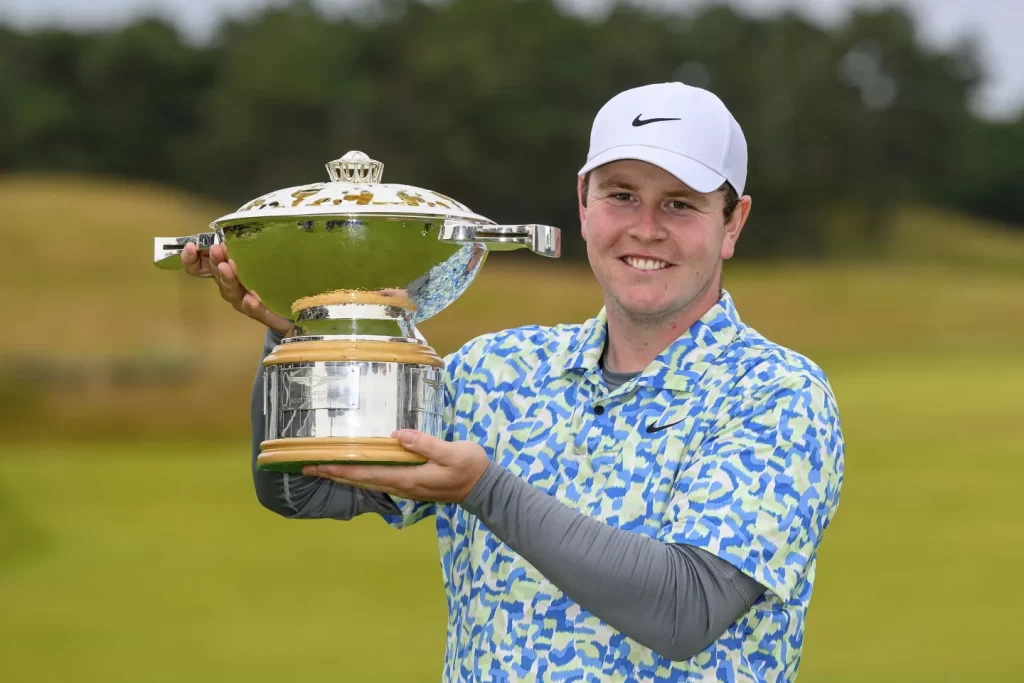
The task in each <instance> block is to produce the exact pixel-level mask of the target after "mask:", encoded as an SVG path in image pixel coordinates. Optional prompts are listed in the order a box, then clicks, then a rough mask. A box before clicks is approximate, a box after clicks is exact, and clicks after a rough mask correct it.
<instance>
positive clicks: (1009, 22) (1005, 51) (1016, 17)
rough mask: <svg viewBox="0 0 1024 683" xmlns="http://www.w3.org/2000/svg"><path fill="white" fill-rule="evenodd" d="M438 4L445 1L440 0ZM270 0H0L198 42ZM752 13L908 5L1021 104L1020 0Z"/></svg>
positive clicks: (835, 5)
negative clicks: (161, 27) (153, 22)
mask: <svg viewBox="0 0 1024 683" xmlns="http://www.w3.org/2000/svg"><path fill="white" fill-rule="evenodd" d="M438 1H443V0H438ZM707 1H708V0H632V2H633V4H639V5H648V6H652V7H658V8H661V9H665V8H669V9H677V8H678V9H686V8H691V7H698V6H700V5H701V4H704V3H705V2H707ZM273 2H274V0H0V22H2V23H7V24H12V25H14V26H18V27H33V26H40V25H60V26H71V27H80V28H94V27H108V26H116V25H120V24H123V23H125V22H128V21H131V20H132V19H135V18H137V17H140V16H145V15H154V14H155V15H158V16H162V17H165V18H167V19H170V20H172V21H173V22H174V23H175V24H177V25H178V26H179V27H180V28H181V30H182V31H183V32H184V33H186V34H187V35H188V36H190V37H191V38H193V39H194V40H197V41H202V40H204V39H206V38H207V37H209V35H210V34H211V33H213V32H214V31H215V30H216V26H217V23H218V20H219V19H220V18H221V17H222V16H224V15H230V16H242V15H245V14H246V13H249V12H252V11H254V10H257V9H259V8H260V7H263V6H266V5H268V4H272V3H273ZM368 2H372V0H316V4H317V5H319V6H321V7H323V8H325V9H328V10H332V9H334V10H341V11H344V10H345V9H346V8H352V7H353V6H357V5H360V4H367V3H368ZM559 2H560V4H561V5H563V6H564V7H565V8H566V9H569V10H571V11H575V12H581V13H592V12H601V11H603V10H606V9H607V7H608V6H609V4H610V3H611V2H612V0H559ZM728 2H729V3H730V4H732V5H734V6H736V7H738V8H740V9H743V10H745V11H748V12H750V13H754V14H759V15H766V14H771V13H774V12H778V11H780V10H782V9H787V8H791V9H796V10H798V11H800V12H802V13H803V14H805V15H806V16H808V17H810V18H812V19H815V20H817V21H819V22H822V23H826V24H829V23H833V22H837V21H840V20H842V18H843V17H844V16H845V15H846V13H847V12H848V11H849V10H850V9H851V8H853V7H857V6H880V5H885V4H899V5H903V6H905V7H909V8H910V9H911V11H913V12H914V14H915V15H916V17H917V18H918V21H919V23H920V26H921V29H922V31H923V35H924V37H925V39H926V40H927V41H929V42H930V43H931V44H933V45H936V46H944V45H949V44H950V43H951V42H953V41H955V40H957V39H958V38H959V37H961V36H963V35H965V34H968V35H972V36H974V37H975V38H976V40H977V42H978V44H979V47H980V49H981V56H982V60H983V63H984V66H985V70H986V75H987V78H986V85H985V87H984V88H982V89H981V90H980V91H979V93H978V99H977V101H976V102H975V103H974V106H975V110H976V111H977V113H978V114H979V115H981V116H985V117H987V118H993V119H1000V118H1009V117H1013V116H1015V115H1017V114H1018V113H1019V112H1020V111H1021V110H1022V108H1024V39H1022V37H1021V29H1022V28H1024V0H888V1H887V0H728Z"/></svg>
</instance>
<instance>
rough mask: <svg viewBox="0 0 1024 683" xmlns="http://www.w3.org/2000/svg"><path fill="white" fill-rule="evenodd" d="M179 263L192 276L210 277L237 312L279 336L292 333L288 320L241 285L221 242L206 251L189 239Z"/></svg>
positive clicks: (222, 296) (257, 295)
mask: <svg viewBox="0 0 1024 683" xmlns="http://www.w3.org/2000/svg"><path fill="white" fill-rule="evenodd" d="M181 263H182V265H183V266H184V267H185V272H186V273H188V274H189V275H191V276H193V277H208V278H213V280H214V281H215V282H216V283H217V288H218V289H219V290H220V297H221V298H222V299H224V300H225V301H227V302H228V303H229V304H231V307H232V308H234V309H235V310H236V311H238V312H239V313H242V314H243V315H247V316H249V317H250V318H252V319H253V320H255V321H257V322H261V323H263V324H264V325H266V326H267V327H269V328H270V329H272V330H274V331H275V332H280V333H281V334H283V335H290V334H292V332H294V329H295V328H294V325H292V322H291V321H290V320H288V319H287V318H282V317H281V316H279V315H277V314H276V313H274V312H272V311H271V310H270V309H268V308H267V307H266V306H264V305H263V302H262V301H261V300H260V297H259V294H257V293H256V292H250V291H248V290H247V289H246V288H245V287H243V286H242V283H241V282H240V281H239V279H238V269H237V268H236V267H235V262H234V261H233V260H232V259H229V258H228V250H227V247H225V246H224V245H223V244H215V245H213V246H212V247H210V250H209V251H208V252H203V251H200V250H199V249H197V248H196V245H195V244H192V243H191V242H190V243H188V244H186V245H185V248H184V249H182V250H181Z"/></svg>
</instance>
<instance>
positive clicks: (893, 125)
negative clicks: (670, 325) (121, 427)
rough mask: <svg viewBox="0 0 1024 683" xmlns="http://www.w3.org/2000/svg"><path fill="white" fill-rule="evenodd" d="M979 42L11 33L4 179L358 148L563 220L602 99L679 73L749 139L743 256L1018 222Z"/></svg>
mask: <svg viewBox="0 0 1024 683" xmlns="http://www.w3.org/2000/svg"><path fill="white" fill-rule="evenodd" d="M976 54H977V51H976V49H975V48H974V47H973V45H972V44H971V43H970V42H969V41H966V40H965V41H963V42H962V43H960V44H958V45H956V46H955V47H953V48H950V49H947V50H936V49H934V48H929V47H927V46H926V45H924V44H923V42H922V41H921V40H920V38H919V36H918V33H917V30H916V27H915V25H914V22H913V20H912V18H911V17H910V16H908V15H907V14H906V13H904V12H903V11H901V10H899V9H882V10H871V11H867V10H864V11H857V12H855V13H852V14H851V15H850V16H849V17H848V18H847V20H846V21H845V23H843V24H842V25H840V26H838V27H835V28H823V27H820V26H818V25H816V24H813V23H810V22H808V21H806V20H804V19H803V18H801V17H799V16H797V15H794V14H785V15H780V16H777V17H772V18H753V17H748V16H744V15H743V14H740V13H737V12H736V11H734V10H732V9H729V8H726V7H720V6H712V7H705V8H704V9H702V10H700V11H698V12H695V13H692V14H686V15H682V14H672V15H666V14H655V13H651V12H648V11H644V10H641V9H637V8H634V7H628V6H620V7H617V8H615V9H613V11H611V12H610V13H609V14H607V15H604V16H602V17H600V18H588V17H578V16H573V15H565V14H561V13H560V12H559V11H558V10H557V8H556V6H555V4H554V2H553V0H518V1H515V0H483V1H482V0H452V1H451V2H449V3H447V4H443V5H439V6H438V5H433V6H431V5H424V4H420V3H419V2H416V1H415V0H388V1H387V2H385V3H381V4H379V5H378V7H377V10H376V11H375V12H374V13H373V16H371V17H359V16H350V17H347V18H338V17H335V18H331V17H326V16H323V15H322V14H320V13H318V12H317V11H316V10H315V9H314V8H313V7H312V6H311V5H310V4H309V3H308V2H302V1H298V2H293V3H291V4H289V5H286V6H284V7H278V8H275V9H269V10H267V11H265V12H264V13H262V14H260V15H257V16H254V17H252V18H249V19H246V20H240V21H233V22H229V23H226V24H224V25H223V26H222V27H221V29H220V30H219V32H218V34H217V36H216V38H215V39H214V40H213V41H212V42H210V43H208V44H203V45H194V44H191V43H189V42H188V41H186V40H184V39H183V38H182V37H181V36H180V35H179V34H178V33H177V32H176V31H175V30H174V29H173V28H172V27H170V26H169V25H167V24H165V23H162V22H161V21H158V20H144V21H138V22H136V23H134V24H132V25H128V26H126V27H123V28H119V29H117V30H109V31H96V32H89V33H79V32H68V31H63V30H36V31H32V32H27V33H26V32H18V31H14V30H11V29H7V28H3V27H0V103H2V104H0V171H11V170H29V169H32V170H36V169H38V170H46V169H61V170H73V171H81V172H86V173H102V174H108V175H115V176H125V177H132V178H143V179H149V180H153V181H158V182H162V183H168V184H171V185H174V186H178V187H181V188H185V189H188V190H192V191H196V192H200V193H203V194H206V195H209V196H213V197H216V198H220V199H223V200H226V201H228V202H229V203H231V204H235V205H239V204H242V203H243V202H245V201H246V200H248V199H250V198H252V197H254V196H256V195H259V194H262V193H264V192H267V191H270V190H274V189H278V188H281V187H285V186H289V185H297V184H303V183H308V182H314V181H319V180H326V178H327V176H326V172H325V171H324V168H323V164H324V163H325V162H326V161H328V160H330V159H334V158H337V157H339V156H341V155H342V154H344V153H345V152H346V151H348V150H350V149H360V150H362V151H365V152H367V153H368V154H370V155H371V156H373V157H374V158H376V159H379V160H381V161H383V162H384V163H385V174H384V180H385V182H401V183H408V184H412V185H419V186H422V187H427V188H430V189H433V190H437V191H439V192H443V193H445V194H448V195H450V196H453V197H456V198H457V199H459V200H460V201H463V202H464V203H466V204H468V205H469V206H470V207H471V208H472V209H474V210H475V211H477V212H478V213H481V214H483V215H486V216H488V217H490V218H491V219H493V220H496V221H499V222H543V223H550V224H553V225H558V226H561V227H563V228H566V229H568V230H570V231H571V232H572V233H573V234H575V229H576V227H577V225H578V218H577V215H576V204H575V182H576V178H575V175H576V171H577V170H578V168H579V167H580V166H581V165H582V163H583V161H584V159H585V156H586V151H587V145H588V139H589V132H590V124H591V121H592V118H593V116H594V114H595V113H596V112H597V110H598V108H599V107H600V106H601V104H603V103H604V102H605V101H606V100H607V99H608V98H609V97H610V96H612V95H613V94H615V93H616V92H618V91H620V90H622V89H625V88H628V87H632V86H636V85H641V84H644V83H650V82H658V81H666V80H681V81H684V82H687V83H690V84H693V85H698V86H702V87H707V88H710V89H712V90H713V91H714V92H716V93H717V94H718V95H719V96H720V97H721V98H722V99H723V100H724V101H725V102H726V104H727V105H728V106H729V107H730V108H731V109H732V111H733V112H734V114H735V115H736V117H737V119H738V120H739V121H740V123H741V125H742V126H743V127H744V130H745V132H746V135H747V139H748V144H749V148H750V175H749V181H748V192H749V193H750V194H751V195H753V196H754V197H755V212H754V215H753V218H752V222H751V226H752V227H751V229H748V231H746V232H745V234H744V240H743V249H742V250H741V251H742V252H744V254H746V255H754V256H771V255H774V254H781V253H785V254H787V255H804V256H818V255H826V254H829V253H835V252H843V253H849V252H850V251H851V250H858V249H860V250H870V249H871V248H872V247H873V246H877V245H879V244H881V243H882V242H884V239H885V235H886V230H887V227H888V226H889V215H890V212H891V210H892V209H893V208H894V207H895V206H897V205H899V204H901V203H903V202H907V201H924V202H928V203H932V204H938V205H944V206H951V207H954V208H958V209H961V210H965V211H968V212H971V213H974V214H977V215H983V216H987V217H992V218H997V219H1002V220H1007V221H1011V222H1016V223H1017V224H1024V198H1022V196H1021V194H1020V193H1019V192H1018V190H1019V187H1020V179H1021V178H1022V177H1024V116H1021V117H1020V118H1018V119H1017V120H1016V121H1014V122H1009V123H993V122H987V121H983V120H979V119H977V118H975V117H974V116H972V114H971V112H970V110H969V107H968V102H969V100H970V97H971V95H972V92H973V91H974V89H975V88H976V87H977V86H978V85H979V84H980V83H981V81H982V78H983V73H982V70H981V67H980V64H979V61H978V59H977V56H976ZM211 218H213V217H211ZM193 227H194V228H195V229H197V230H198V229H201V226H193ZM182 229H183V230H184V231H187V230H188V228H186V227H185V226H183V228H182ZM567 242H568V244H567V249H568V251H569V254H567V255H569V256H573V255H576V256H579V255H582V252H583V249H582V243H581V242H580V240H578V239H569V240H567Z"/></svg>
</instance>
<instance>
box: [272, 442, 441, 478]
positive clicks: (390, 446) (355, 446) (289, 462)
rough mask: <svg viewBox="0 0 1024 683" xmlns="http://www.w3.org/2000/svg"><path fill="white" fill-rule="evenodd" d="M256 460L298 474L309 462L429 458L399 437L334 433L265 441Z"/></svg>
mask: <svg viewBox="0 0 1024 683" xmlns="http://www.w3.org/2000/svg"><path fill="white" fill-rule="evenodd" d="M256 461H257V463H258V464H259V466H260V468H261V469H265V470H275V471H278V472H296V473H297V472H301V471H302V468H303V467H304V466H306V465H327V464H332V465H334V464H336V465H346V464H373V465H392V464H393V465H419V464H423V463H424V462H426V461H427V459H426V458H425V457H423V456H422V455H419V454H418V453H413V452H412V451H409V450H406V449H405V448H403V447H402V446H401V445H400V444H399V443H398V439H392V438H386V437H340V436H331V437H302V438H292V439H274V440H271V441H264V442H263V443H261V444H260V454H259V456H257V458H256Z"/></svg>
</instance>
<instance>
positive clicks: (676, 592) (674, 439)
mask: <svg viewBox="0 0 1024 683" xmlns="http://www.w3.org/2000/svg"><path fill="white" fill-rule="evenodd" d="M746 162H747V151H746V142H745V140H744V137H743V133H742V131H741V129H740V127H739V125H738V124H737V122H736V121H735V119H734V118H733V117H732V115H731V114H730V113H729V111H728V110H727V109H726V107H725V105H724V104H722V102H721V101H720V100H719V99H718V98H717V97H716V96H714V95H713V94H711V93H710V92H707V91H705V90H701V89H698V88H692V87H688V86H686V85H683V84H679V83H663V84H655V85H649V86H645V87H641V88H636V89H632V90H628V91H626V92H623V93H620V94H619V95H617V96H615V97H614V98H612V99H611V100H610V101H609V102H608V103H607V104H606V105H605V106H604V107H603V108H602V109H601V111H600V112H599V113H598V115H597V117H596V119H595V121H594V125H593V130H592V134H591V144H590V153H589V155H588V158H587V163H586V164H585V165H584V166H583V168H582V169H581V170H580V178H579V181H578V197H579V212H580V221H581V225H582V235H583V238H584V239H585V240H586V243H587V254H588V258H589V261H590V265H591V267H592V269H593V271H594V274H595V276H596V277H597V279H598V281H599V283H600V284H601V287H602V288H603V290H604V303H605V306H604V308H603V309H602V311H601V312H600V313H599V314H598V316H597V317H596V318H594V319H592V320H590V321H588V322H586V323H585V324H583V325H561V326H557V327H554V328H544V327H536V326H534V327H526V328H520V329H514V330H506V331H504V332H499V333H496V334H489V335H485V336H483V337H480V338H478V339H475V340H472V341H470V342H469V343H468V344H466V345H465V346H463V347H462V348H461V349H459V350H458V351H457V352H455V353H454V354H452V355H451V356H449V357H448V358H447V359H446V369H447V373H446V375H447V377H446V397H445V399H446V416H445V417H446V425H447V430H448V431H447V434H446V435H445V440H438V439H435V438H432V437H429V436H427V435H424V434H420V433H417V432H414V431H409V430H403V431H400V432H398V433H397V434H396V435H397V437H398V438H399V439H400V441H401V442H402V443H403V444H404V445H405V446H406V447H407V448H409V449H410V450H413V451H415V452H417V453H421V454H422V455H424V456H426V457H427V458H428V459H429V462H428V463H427V464H425V465H422V466H420V467H415V468H395V467H375V466H360V465H349V466H318V467H308V468H306V469H305V470H304V472H303V475H304V476H294V475H293V476H288V475H282V474H276V473H267V472H260V471H256V470H255V469H254V470H253V476H254V479H255V484H256V490H257V493H258V495H259V499H260V500H261V501H262V503H263V504H264V505H265V506H267V507H268V508H270V509H271V510H274V511H276V512H278V513H280V514H282V515H285V516H287V517H306V518H308V517H326V518H334V519H351V518H352V517H354V516H355V515H358V514H362V513H366V512H374V513H377V514H379V515H381V516H382V517H383V518H384V519H385V520H386V521H387V522H388V523H389V524H391V525H393V526H395V527H402V526H405V525H408V524H412V523H415V522H417V521H419V520H421V519H423V518H425V517H427V516H430V515H433V516H434V517H435V521H436V525H437V533H438V541H439V545H440V552H441V565H442V570H443V577H444V584H445V589H446V591H447V597H448V605H449V623H448V644H447V650H446V653H445V668H444V678H445V680H449V681H464V680H465V681H481V680H545V681H547V680H587V681H640V680H687V681H697V680H701V681H705V680H706V681H710V680H722V681H779V680H792V679H793V678H794V677H795V676H796V672H797V667H798V664H799V661H800V654H801V649H802V642H803V632H804V618H805V616H806V612H807V607H808V602H809V599H810V594H811V586H812V582H813V579H814V569H815V558H816V555H817V549H818V546H819V544H820V542H821V539H822V534H823V532H824V530H825V528H826V526H827V525H828V524H829V521H830V520H831V518H832V516H833V514H834V512H835V510H836V507H837V505H838V499H839V491H840V486H841V484H842V478H843V440H842V435H841V432H840V425H839V418H838V414H837V412H836V404H835V400H834V397H833V394H832V391H831V389H830V387H829V385H828V382H827V381H826V378H825V377H824V375H823V373H822V372H821V370H820V369H819V368H818V367H817V366H815V365H814V364H812V363H811V362H810V361H809V360H807V359H806V358H804V357H802V356H800V355H798V354H796V353H795V352H793V351H790V350H788V349H785V348H783V347H780V346H778V345H776V344H774V343H772V342H770V341H768V340H767V339H765V338H764V337H762V336H761V335H759V334H758V333H757V332H755V331H754V330H753V329H751V328H750V327H748V326H746V325H744V324H743V323H742V322H741V320H740V318H739V316H738V314H737V312H736V309H735V307H734V305H733V302H732V299H731V297H730V296H729V294H728V293H727V292H725V291H724V290H722V289H721V277H722V264H723V261H724V260H726V259H728V258H730V257H731V256H732V254H733V250H734V247H735V244H736V240H737V239H738V237H739V235H740V231H741V230H742V228H743V225H744V223H745V221H746V219H747V216H748V214H749V211H750V206H751V200H750V197H748V196H745V195H743V189H744V184H745V180H746ZM225 258H226V254H225V253H224V251H223V248H222V247H215V248H214V250H213V251H212V252H211V262H212V265H210V266H204V265H203V264H202V263H201V262H200V260H199V258H198V255H197V254H196V252H195V250H194V249H191V248H190V249H188V251H186V252H185V254H184V256H183V259H184V261H185V263H186V266H187V268H188V269H189V271H190V272H192V273H193V274H203V273H204V272H205V271H207V270H208V271H210V272H211V274H213V275H214V277H216V278H217V281H218V284H219V286H220V289H221V294H222V296H224V298H225V299H227V300H228V301H230V302H231V303H232V305H234V306H235V308H237V309H238V310H240V311H243V312H244V313H246V314H247V315H250V316H251V317H253V318H255V319H257V320H260V321H262V322H264V323H266V324H267V325H268V326H270V327H271V328H272V330H275V331H276V332H271V333H269V334H268V337H267V340H266V344H265V348H264V354H266V353H268V352H269V351H270V349H272V348H273V346H274V345H275V344H276V343H277V342H278V341H279V340H280V338H281V334H282V333H288V332H289V331H290V330H291V329H292V328H291V324H290V322H289V321H287V320H284V319H282V318H279V317H277V316H274V315H273V314H271V313H269V312H268V311H267V310H266V309H265V308H263V307H262V305H261V304H260V302H259V299H258V297H257V296H255V295H254V294H253V293H248V292H246V291H245V289H244V288H243V287H242V286H241V284H240V283H239V282H238V280H237V277H236V273H235V270H234V268H233V264H232V263H231V262H229V261H225ZM341 265H342V264H339V266H341ZM261 392H262V385H261V383H260V381H259V378H258V377H257V382H256V383H255V384H254V387H253V402H252V422H253V456H254V458H255V455H257V454H258V452H259V442H260V441H261V440H262V438H263V431H262V430H263V422H262V420H263V417H262V413H261V406H262V400H263V398H262V394H261Z"/></svg>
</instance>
